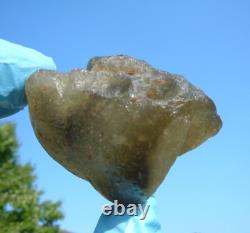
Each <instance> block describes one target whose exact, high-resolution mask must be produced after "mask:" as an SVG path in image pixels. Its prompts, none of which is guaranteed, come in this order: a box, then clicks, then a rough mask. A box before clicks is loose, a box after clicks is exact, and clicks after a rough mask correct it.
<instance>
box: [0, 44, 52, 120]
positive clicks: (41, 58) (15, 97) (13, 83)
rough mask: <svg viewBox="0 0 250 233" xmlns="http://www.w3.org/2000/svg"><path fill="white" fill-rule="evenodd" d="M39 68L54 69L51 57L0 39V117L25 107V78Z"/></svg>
mask: <svg viewBox="0 0 250 233" xmlns="http://www.w3.org/2000/svg"><path fill="white" fill-rule="evenodd" d="M39 69H49V70H55V69H56V65H55V63H54V61H53V60H52V58H50V57H47V56H45V55H43V54H42V53H39V52H37V51H35V50H33V49H29V48H25V47H23V46H21V45H17V44H13V43H11V42H8V41H5V40H2V39H0V118H2V117H6V116H9V115H11V114H14V113H16V112H18V111H20V110H21V109H23V108H24V107H25V105H26V104H27V103H26V99H25V93H24V83H25V80H26V79H27V78H28V77H29V76H30V75H31V74H32V73H34V72H35V71H37V70H39Z"/></svg>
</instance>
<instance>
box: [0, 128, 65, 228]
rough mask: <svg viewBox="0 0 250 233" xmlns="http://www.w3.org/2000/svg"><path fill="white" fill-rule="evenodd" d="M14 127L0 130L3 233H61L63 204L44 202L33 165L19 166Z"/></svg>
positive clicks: (0, 199) (0, 200)
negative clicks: (36, 182) (59, 221)
mask: <svg viewBox="0 0 250 233" xmlns="http://www.w3.org/2000/svg"><path fill="white" fill-rule="evenodd" d="M18 147H19V145H18V142H17V139H16V135H15V126H14V125H13V124H5V125H1V126H0V233H59V232H62V231H61V230H60V229H59V226H58V224H57V222H58V220H60V219H62V218H63V214H62V212H61V211H60V206H61V203H60V202H52V201H47V200H46V201H41V195H42V192H41V191H39V190H37V188H36V186H35V180H36V176H35V175H34V168H33V167H32V166H31V165H30V164H24V165H21V164H20V163H19V162H18V157H17V154H16V152H17V149H18Z"/></svg>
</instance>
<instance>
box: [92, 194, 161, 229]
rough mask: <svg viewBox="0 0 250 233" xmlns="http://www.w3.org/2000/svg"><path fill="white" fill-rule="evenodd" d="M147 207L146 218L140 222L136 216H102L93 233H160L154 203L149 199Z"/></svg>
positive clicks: (151, 198) (153, 200)
mask: <svg viewBox="0 0 250 233" xmlns="http://www.w3.org/2000/svg"><path fill="white" fill-rule="evenodd" d="M146 205H149V209H148V213H147V216H146V218H145V219H144V220H141V219H140V218H141V215H138V216H129V215H127V214H126V215H123V216H115V215H113V213H112V214H111V215H109V216H107V215H104V214H102V215H101V217H100V218H99V221H98V223H97V226H96V228H95V231H94V233H160V232H161V225H160V223H159V222H158V220H157V218H156V214H155V208H156V201H155V198H154V197H150V198H149V199H148V201H147V203H146Z"/></svg>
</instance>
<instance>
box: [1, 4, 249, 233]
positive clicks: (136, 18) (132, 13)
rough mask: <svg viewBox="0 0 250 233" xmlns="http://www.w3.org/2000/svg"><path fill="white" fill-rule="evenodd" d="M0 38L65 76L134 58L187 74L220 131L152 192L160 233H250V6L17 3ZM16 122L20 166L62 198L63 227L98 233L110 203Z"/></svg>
mask: <svg viewBox="0 0 250 233" xmlns="http://www.w3.org/2000/svg"><path fill="white" fill-rule="evenodd" d="M0 38H3V39H6V40H10V41H12V42H15V43H19V44H22V45H25V46H27V47H31V48H34V49H37V50H39V51H41V52H43V53H45V54H46V55H49V56H51V57H53V58H54V60H55V62H56V64H57V67H58V70H61V71H68V70H71V69H73V68H76V67H85V65H86V63H87V61H88V60H89V59H90V58H91V57H93V56H97V55H98V56H101V55H112V54H127V55H131V56H134V57H137V58H141V59H144V60H146V61H148V62H149V63H151V64H152V65H153V66H155V67H157V68H160V69H163V70H167V71H169V72H172V73H179V74H183V75H185V76H186V77H187V79H188V80H189V81H191V82H192V83H193V84H195V85H196V86H198V87H200V88H201V89H203V90H204V91H205V92H206V93H207V94H208V95H209V96H210V97H211V98H212V99H213V100H214V102H215V103H216V106H217V109H218V112H219V114H220V116H221V118H222V120H223V123H224V125H223V128H222V130H221V131H220V132H219V134H218V135H217V136H216V137H214V138H212V139H210V140H208V141H207V142H205V143H204V144H203V145H201V146H200V147H199V148H196V149H195V150H193V151H191V152H189V153H187V154H185V155H183V156H182V157H180V158H178V160H177V161H176V163H175V164H174V166H173V167H172V169H171V171H170V173H169V174H168V176H167V177H166V179H165V181H164V182H163V184H162V185H161V186H160V187H159V189H158V191H157V192H156V194H155V196H156V198H157V202H158V209H157V215H158V217H159V221H160V222H161V223H162V229H163V232H171V233H194V232H199V233H211V232H214V233H239V232H240V233H250V182H249V181H250V147H249V145H250V141H249V139H250V123H249V120H250V1H244V0H234V1H232V0H231V1H230V0H227V1H225V0H221V1H218V0H216V1H215V0H210V1H198V0H190V1H180V0H175V1H166V0H156V1H149V0H144V1H140V0H138V1H133V0H126V1H117V0H105V1H101V0H99V1H97V0H85V1H81V0H72V1H65V0H61V1H48V0H43V1H32V0H29V1H28V0H23V1H17V0H16V1H13V0H2V1H1V4H0ZM6 120H9V121H14V122H16V123H17V134H18V138H19V140H20V142H21V144H22V146H21V149H20V156H21V161H22V162H27V161H29V162H31V163H32V164H34V165H35V168H36V174H37V176H38V181H37V186H38V187H39V188H41V189H43V190H44V191H45V195H44V197H45V198H49V199H53V200H57V199H60V200H62V201H63V211H64V212H65V215H66V218H65V219H64V220H63V221H62V222H61V225H62V227H63V228H65V229H68V230H70V231H72V232H75V233H82V232H83V233H85V232H86V233H88V232H92V231H93V230H94V227H95V224H96V223H97V221H98V218H99V215H100V213H101V206H102V205H103V204H106V203H108V202H107V201H106V200H105V199H104V198H103V197H101V196H100V195H99V194H98V193H97V192H96V191H95V190H94V189H93V188H92V187H91V186H90V184H88V183H87V182H85V181H83V180H81V179H79V178H77V177H75V176H74V175H72V174H71V173H69V172H67V171H66V170H65V169H64V168H63V167H62V166H60V165H59V164H58V163H56V162H55V161H54V160H52V159H51V158H50V157H49V156H48V155H47V153H46V152H45V151H44V150H43V148H42V147H41V145H40V144H39V143H38V141H37V139H36V138H35V135H34V133H33V130H32V128H31V125H30V121H29V116H28V111H27V108H26V109H25V110H24V111H22V112H20V113H18V114H16V115H14V116H13V117H10V118H8V119H5V120H2V122H3V121H6Z"/></svg>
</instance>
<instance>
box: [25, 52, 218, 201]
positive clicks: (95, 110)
mask: <svg viewBox="0 0 250 233" xmlns="http://www.w3.org/2000/svg"><path fill="white" fill-rule="evenodd" d="M25 88H26V96H27V100H28V105H29V111H30V118H31V122H32V125H33V128H34V131H35V134H36V136H37V138H38V140H39V141H40V143H41V144H42V146H43V147H44V148H45V150H46V151H47V152H48V153H49V154H50V155H51V156H52V157H53V158H54V159H55V160H56V161H58V162H59V163H60V164H61V165H63V166H64V167H65V168H66V169H67V170H69V171H70V172H72V173H74V174H75V175H77V176H79V177H81V178H83V179H85V180H88V181H89V182H91V184H92V185H93V186H94V187H95V189H96V190H97V191H99V192H100V193H101V194H102V195H103V196H104V197H106V198H107V199H109V200H110V201H113V200H118V201H119V202H121V203H124V204H128V203H141V202H143V201H144V200H145V198H147V197H149V196H150V195H151V194H152V193H154V192H155V190H156V189H157V187H158V186H159V185H160V184H161V182H162V181H163V179H164V177H165V176H166V174H167V172H168V171H169V169H170V167H171V165H172V164H173V163H174V161H175V160H176V158H177V157H178V156H179V155H182V154H183V153H185V152H187V151H189V150H191V149H193V148H195V147H197V146H199V145H200V144H201V143H202V142H204V141H205V140H206V139H208V138H209V137H211V136H213V135H215V134H216V133H217V132H218V131H219V129H220V128H221V125H222V122H221V120H220V118H219V116H218V115H217V113H216V107H215V105H214V103H213V102H212V100H211V99H209V98H208V97H207V96H206V95H205V94H204V93H203V92H202V91H201V90H200V89H197V88H196V87H194V86H193V85H192V84H191V83H189V82H188V81H187V80H185V79H184V78H183V77H182V76H179V75H174V74H170V73H168V72H164V71H161V70H157V69H154V68H153V67H151V66H150V65H149V64H147V63H145V62H144V61H141V60H137V59H134V58H132V57H128V56H122V55H120V56H110V57H96V58H93V59H91V60H90V62H89V64H88V66H87V70H83V69H82V70H81V69H76V70H73V71H71V72H69V73H60V72H55V71H47V70H41V71H38V72H36V73H35V74H33V75H32V76H31V77H30V78H29V79H28V81H27V82H26V87H25Z"/></svg>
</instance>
